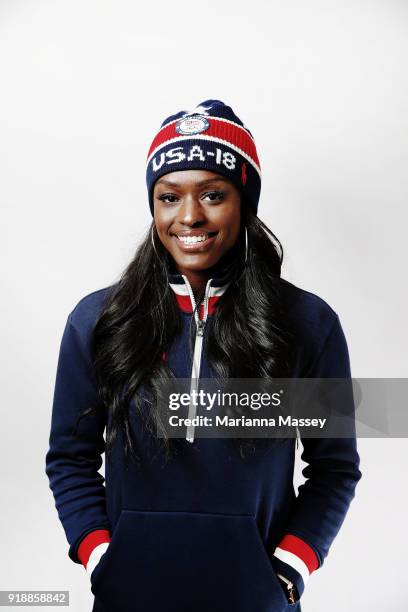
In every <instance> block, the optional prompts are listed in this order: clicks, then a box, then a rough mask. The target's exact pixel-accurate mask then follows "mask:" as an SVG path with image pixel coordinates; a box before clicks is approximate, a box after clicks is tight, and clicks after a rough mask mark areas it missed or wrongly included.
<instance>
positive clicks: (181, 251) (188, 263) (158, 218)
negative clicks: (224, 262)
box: [153, 170, 241, 293]
mask: <svg viewBox="0 0 408 612" xmlns="http://www.w3.org/2000/svg"><path fill="white" fill-rule="evenodd" d="M153 197H154V221H155V229H156V231H157V235H158V237H159V238H160V240H161V242H162V244H163V246H164V247H165V248H166V250H167V251H168V252H169V253H170V255H171V256H172V258H173V260H174V262H175V264H176V266H177V268H178V270H179V272H180V273H181V274H184V275H186V276H187V278H188V279H189V281H190V284H191V286H192V288H193V291H194V293H200V292H202V291H203V289H204V288H205V285H206V282H207V280H208V278H209V277H210V275H211V271H212V270H211V269H212V268H213V267H214V266H215V265H216V264H217V262H218V261H219V260H220V259H221V257H222V256H223V255H224V254H225V253H227V251H229V250H230V249H231V248H232V247H233V246H234V244H235V243H236V242H237V240H238V236H239V231H240V221H241V196H240V192H239V191H238V189H237V188H236V187H235V186H234V184H233V183H232V182H231V181H229V180H228V179H226V178H223V177H222V176H220V175H217V174H215V173H214V172H211V171H208V170H182V171H179V172H171V173H170V174H166V175H165V177H162V178H161V179H159V180H158V181H157V182H156V184H155V186H154V192H153Z"/></svg>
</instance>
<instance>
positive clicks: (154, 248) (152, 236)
mask: <svg viewBox="0 0 408 612" xmlns="http://www.w3.org/2000/svg"><path fill="white" fill-rule="evenodd" d="M153 230H154V225H152V230H151V232H150V238H151V241H152V245H153V250H154V252H155V253H156V257H157V259H160V257H159V254H158V252H157V250H156V245H155V244H154V235H153Z"/></svg>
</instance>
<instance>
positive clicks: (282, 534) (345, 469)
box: [46, 100, 361, 612]
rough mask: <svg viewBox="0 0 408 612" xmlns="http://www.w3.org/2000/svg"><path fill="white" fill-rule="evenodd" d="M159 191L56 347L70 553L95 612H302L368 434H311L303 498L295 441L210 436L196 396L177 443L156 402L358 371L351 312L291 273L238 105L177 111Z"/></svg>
mask: <svg viewBox="0 0 408 612" xmlns="http://www.w3.org/2000/svg"><path fill="white" fill-rule="evenodd" d="M146 182H147V189H148V198H149V206H150V211H151V214H152V217H153V219H152V224H151V226H150V227H149V230H148V232H147V233H146V236H145V238H144V240H143V241H142V243H141V244H140V245H139V246H138V248H137V250H136V253H135V256H134V258H133V260H132V261H131V262H130V263H129V265H128V266H127V268H126V270H125V271H124V272H123V274H122V277H121V279H120V281H119V282H117V283H115V284H113V285H111V286H109V287H105V288H102V289H100V290H99V291H95V292H93V293H90V294H88V295H86V296H84V297H83V298H82V299H81V300H80V301H79V302H78V303H77V304H76V305H75V307H74V308H73V310H72V311H71V312H70V314H69V316H68V319H67V322H66V326H65V330H64V334H63V338H62V342H61V348H60V355H59V361H58V370H57V377H56V383H55V391H54V401H53V411H52V422H51V432H50V442H49V449H48V452H47V455H46V472H47V475H48V477H49V481H50V487H51V489H52V491H53V494H54V497H55V503H56V507H57V509H58V513H59V517H60V519H61V522H62V524H63V527H64V529H65V532H66V536H67V540H68V542H69V556H70V558H71V559H72V560H73V561H74V562H75V563H80V564H82V565H83V566H84V567H85V568H86V570H87V572H88V574H89V576H90V580H91V589H92V592H93V594H94V595H95V600H94V607H93V610H94V612H96V611H99V612H133V611H134V610H136V609H137V610H141V611H143V612H145V611H146V612H147V611H148V612H167V611H170V610H177V612H191V611H194V612H209V611H210V610H211V611H216V612H221V611H222V612H254V611H255V612H285V611H288V610H294V611H296V612H299V611H300V609H301V608H300V601H299V600H300V598H301V596H302V593H303V591H304V589H305V586H306V584H307V582H308V580H309V577H310V575H311V574H312V573H313V572H314V571H315V570H316V569H317V568H319V567H321V566H322V564H323V562H324V559H325V557H326V556H327V554H328V552H329V549H330V546H331V544H332V541H333V540H334V538H335V537H336V535H337V533H338V531H339V529H340V527H341V524H342V523H343V520H344V517H345V515H346V513H347V510H348V507H349V504H350V502H351V500H352V498H353V497H354V489H355V486H356V484H357V482H358V480H359V478H360V477H361V472H360V471H359V456H358V453H357V448H356V440H355V437H353V436H350V437H349V438H343V439H324V438H310V437H304V438H302V443H303V452H302V459H303V460H304V461H305V462H306V464H307V467H306V468H305V470H304V472H303V473H304V476H305V477H306V479H307V480H306V482H305V483H304V484H303V485H302V486H301V487H300V488H299V491H298V495H297V496H296V494H295V491H294V486H293V475H294V459H295V440H294V438H285V439H282V440H274V439H271V440H264V439H263V440H251V439H247V438H246V437H245V435H242V437H239V438H237V439H229V438H226V439H224V438H222V437H213V438H206V437H202V436H201V435H200V428H199V427H197V423H200V422H201V421H200V419H199V418H195V417H196V410H197V405H196V403H194V402H191V403H190V404H189V406H188V415H187V416H188V419H187V420H186V429H185V432H184V433H183V437H182V438H179V439H173V438H172V439H169V437H168V436H166V435H165V432H163V428H162V423H161V419H160V418H159V414H158V409H157V398H158V394H159V391H160V388H161V383H162V381H163V380H164V381H169V380H172V379H187V381H188V383H189V385H190V394H189V395H190V397H194V393H197V392H198V389H199V386H200V380H202V379H211V378H214V377H216V378H218V379H231V381H232V382H233V379H236V378H255V379H256V378H259V379H261V378H266V379H271V378H275V377H276V378H283V377H288V378H297V377H300V378H301V377H311V378H331V377H333V378H348V379H349V378H350V376H351V373H350V362H349V356H348V348H347V343H346V340H345V337H344V334H343V330H342V327H341V324H340V320H339V317H338V315H337V314H336V312H335V311H334V310H333V309H332V308H331V307H330V306H329V305H328V304H327V303H326V302H325V301H324V300H322V299H321V298H320V297H318V296H316V295H314V294H312V293H310V292H308V291H305V290H303V289H300V288H299V287H296V286H295V285H293V284H291V283H289V282H287V281H285V280H284V279H283V278H282V277H281V264H282V258H283V251H282V247H281V244H280V242H279V240H278V239H277V237H276V236H275V235H274V233H273V232H272V231H271V230H270V229H269V228H268V227H267V226H266V225H265V224H264V223H263V222H262V221H261V219H260V218H259V217H258V215H257V210H258V201H259V196H260V189H261V171H260V164H259V159H258V154H257V150H256V146H255V141H254V138H253V136H252V134H251V132H250V131H249V129H248V128H247V127H246V126H245V125H244V124H243V122H242V121H241V120H240V119H239V118H238V117H237V115H236V114H235V113H234V112H233V110H232V108H231V107H230V106H227V105H226V104H224V103H223V102H221V101H219V100H206V101H205V102H203V103H202V104H200V105H199V106H198V107H196V108H195V109H194V110H193V111H180V112H178V113H176V114H174V115H171V116H170V117H168V118H167V119H165V120H164V121H163V123H162V125H161V127H160V129H159V130H158V132H157V134H156V135H155V137H154V138H153V141H152V144H151V146H150V149H149V151H148V154H147V164H146ZM231 381H230V382H231ZM353 409H354V406H353V405H348V406H344V410H345V413H346V414H347V415H348V417H350V414H352V410H353ZM198 416H200V415H198ZM105 434H106V441H105V438H104V435H105ZM220 435H221V434H220ZM104 451H106V463H105V479H106V487H105V484H104V478H103V477H102V476H101V474H100V473H99V471H98V470H99V469H100V467H101V465H102V454H103V452H104Z"/></svg>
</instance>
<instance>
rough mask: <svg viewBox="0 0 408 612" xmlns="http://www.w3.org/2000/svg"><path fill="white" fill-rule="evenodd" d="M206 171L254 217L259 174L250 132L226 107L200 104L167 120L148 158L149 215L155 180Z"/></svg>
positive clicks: (258, 165)
mask: <svg viewBox="0 0 408 612" xmlns="http://www.w3.org/2000/svg"><path fill="white" fill-rule="evenodd" d="M192 169H199V170H211V171H212V172H216V173H218V174H222V175H223V176H225V177H226V178H228V179H229V180H230V181H232V182H233V183H234V185H235V186H236V187H237V189H238V190H239V191H240V192H241V195H242V196H243V200H244V202H245V203H246V205H248V206H250V207H251V208H252V210H253V211H254V212H255V214H256V213H257V210H258V201H259V194H260V191H261V169H260V164H259V159H258V155H257V151H256V146H255V142H254V139H253V136H252V134H251V132H250V131H249V129H248V128H247V127H246V126H245V125H244V124H243V122H242V121H241V120H240V119H239V118H238V117H237V116H236V115H235V113H234V111H233V110H232V108H231V107H230V106H227V105H226V104H224V103H223V102H221V101H220V100H205V101H204V102H201V104H199V105H198V106H196V108H194V109H193V110H191V111H186V110H182V111H179V112H178V113H176V114H174V115H170V117H167V119H165V120H164V121H163V123H162V124H161V127H160V129H159V131H158V132H157V134H156V136H155V137H154V138H153V142H152V144H151V145H150V149H149V152H148V154H147V163H146V183H147V190H148V195H149V206H150V212H151V213H152V216H153V211H154V207H153V187H154V183H155V182H156V181H157V179H158V178H159V177H161V176H163V175H164V174H168V173H169V172H175V171H176V170H192Z"/></svg>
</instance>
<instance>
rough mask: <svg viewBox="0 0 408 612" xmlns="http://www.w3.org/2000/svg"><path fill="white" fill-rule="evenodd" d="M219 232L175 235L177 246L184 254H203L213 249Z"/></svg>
mask: <svg viewBox="0 0 408 612" xmlns="http://www.w3.org/2000/svg"><path fill="white" fill-rule="evenodd" d="M217 233H218V232H200V233H198V232H195V233H194V234H188V233H184V234H183V233H180V234H173V238H174V239H175V241H176V243H177V246H178V247H179V249H180V250H181V251H184V252H188V253H191V252H201V251H205V250H207V248H209V247H211V245H212V243H213V242H214V239H215V236H216V235H217Z"/></svg>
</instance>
